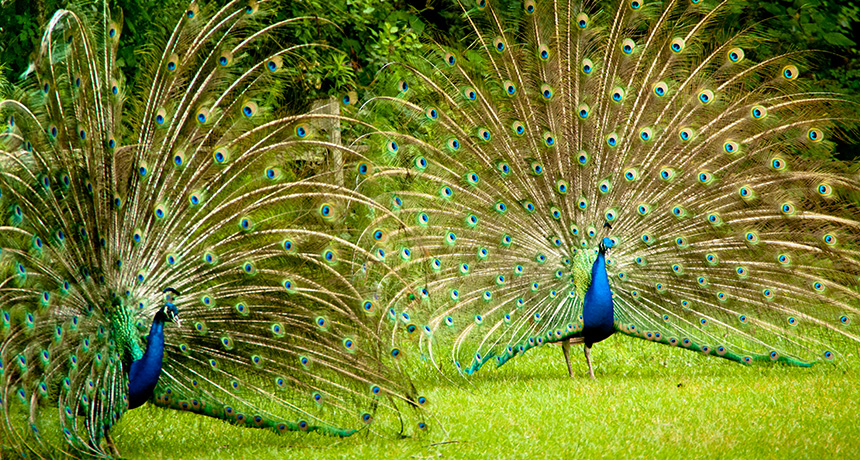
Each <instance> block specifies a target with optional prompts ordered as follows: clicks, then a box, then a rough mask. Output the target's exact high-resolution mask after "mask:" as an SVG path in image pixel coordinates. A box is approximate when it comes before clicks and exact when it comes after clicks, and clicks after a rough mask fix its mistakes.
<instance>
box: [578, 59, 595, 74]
mask: <svg viewBox="0 0 860 460" xmlns="http://www.w3.org/2000/svg"><path fill="white" fill-rule="evenodd" d="M580 69H582V73H584V74H586V75H589V74H591V72H592V71H593V70H594V63H593V62H591V59H583V60H582V67H580Z"/></svg>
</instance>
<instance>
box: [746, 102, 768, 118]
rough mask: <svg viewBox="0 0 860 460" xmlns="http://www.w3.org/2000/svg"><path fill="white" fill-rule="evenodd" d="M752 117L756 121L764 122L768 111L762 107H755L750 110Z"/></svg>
mask: <svg viewBox="0 0 860 460" xmlns="http://www.w3.org/2000/svg"><path fill="white" fill-rule="evenodd" d="M750 116H752V117H753V119H755V120H763V119H764V118H766V117H767V109H766V108H765V107H764V106H762V105H754V106H753V107H752V109H750Z"/></svg>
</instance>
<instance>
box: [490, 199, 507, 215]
mask: <svg viewBox="0 0 860 460" xmlns="http://www.w3.org/2000/svg"><path fill="white" fill-rule="evenodd" d="M493 209H495V210H496V212H497V213H499V214H502V215H504V214H505V213H506V212H508V206H507V205H505V203H502V202H501V201H498V202H496V204H495V205H494V206H493Z"/></svg>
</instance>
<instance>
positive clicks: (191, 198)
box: [188, 192, 202, 206]
mask: <svg viewBox="0 0 860 460" xmlns="http://www.w3.org/2000/svg"><path fill="white" fill-rule="evenodd" d="M201 200H202V198H201V197H200V194H199V193H197V192H193V193H191V194H190V195H188V202H189V203H190V204H191V206H197V205H198V204H200V201H201Z"/></svg>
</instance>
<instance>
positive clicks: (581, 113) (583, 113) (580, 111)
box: [544, 93, 591, 120]
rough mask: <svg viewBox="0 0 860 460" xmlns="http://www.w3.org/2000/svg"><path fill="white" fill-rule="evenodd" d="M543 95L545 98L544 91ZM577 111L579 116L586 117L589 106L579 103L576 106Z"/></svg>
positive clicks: (589, 112)
mask: <svg viewBox="0 0 860 460" xmlns="http://www.w3.org/2000/svg"><path fill="white" fill-rule="evenodd" d="M544 97H545V98H546V93H544ZM550 97H552V93H550ZM577 113H578V114H579V118H582V119H583V120H584V119H586V118H588V116H589V115H591V108H589V107H588V104H579V107H578V108H577Z"/></svg>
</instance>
